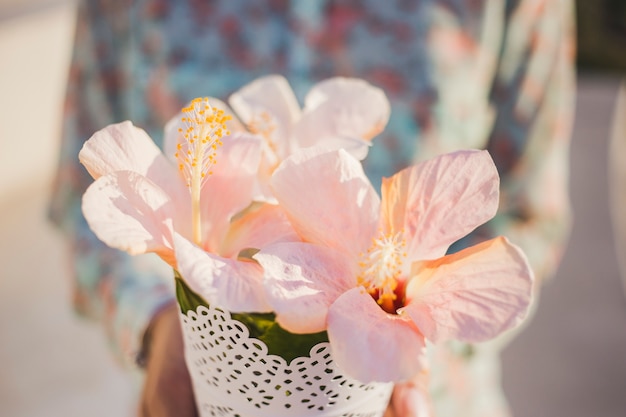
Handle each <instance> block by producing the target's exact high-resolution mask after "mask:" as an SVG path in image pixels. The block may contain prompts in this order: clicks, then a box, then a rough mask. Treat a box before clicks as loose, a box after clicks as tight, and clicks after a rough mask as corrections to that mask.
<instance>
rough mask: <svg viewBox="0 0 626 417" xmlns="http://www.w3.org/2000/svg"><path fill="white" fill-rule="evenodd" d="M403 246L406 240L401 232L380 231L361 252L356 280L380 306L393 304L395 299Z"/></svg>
mask: <svg viewBox="0 0 626 417" xmlns="http://www.w3.org/2000/svg"><path fill="white" fill-rule="evenodd" d="M405 248H406V241H405V240H404V237H403V233H402V232H399V233H396V234H392V233H386V234H384V233H381V234H380V235H379V236H378V237H376V238H372V246H370V248H369V249H368V250H367V252H366V253H363V254H361V261H360V262H359V268H360V269H361V272H360V274H359V275H358V276H357V282H358V283H359V285H362V286H364V287H365V288H366V289H367V291H368V292H369V293H370V294H372V295H376V296H377V302H378V304H380V305H381V306H388V305H389V304H393V302H394V301H395V300H396V299H397V295H396V293H395V290H396V288H397V287H398V279H399V278H400V275H401V274H402V263H403V261H404V258H405V257H406V256H407V255H406V252H405Z"/></svg>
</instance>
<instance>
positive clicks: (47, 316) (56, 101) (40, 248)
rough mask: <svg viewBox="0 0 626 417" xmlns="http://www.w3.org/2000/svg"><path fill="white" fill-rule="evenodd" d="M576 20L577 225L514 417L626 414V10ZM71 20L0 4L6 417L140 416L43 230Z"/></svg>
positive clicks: (514, 393)
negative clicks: (625, 273) (77, 307)
mask: <svg viewBox="0 0 626 417" xmlns="http://www.w3.org/2000/svg"><path fill="white" fill-rule="evenodd" d="M577 9H578V19H577V30H578V69H579V76H578V98H577V107H576V120H575V126H574V135H573V139H572V148H571V164H572V172H571V186H570V188H571V199H572V204H573V208H574V214H575V223H574V229H573V232H572V235H571V240H570V243H569V246H568V248H567V251H566V253H565V257H564V259H563V263H562V265H561V267H560V270H559V272H558V274H557V276H556V277H555V279H554V280H553V281H552V282H551V283H549V284H548V285H547V286H546V287H545V288H544V290H543V291H542V296H541V300H540V304H539V308H538V310H537V313H536V315H535V318H534V320H533V321H532V322H531V323H530V325H529V326H528V327H527V328H526V330H525V331H524V332H523V333H522V334H521V335H520V336H519V337H518V338H517V339H516V340H515V341H514V342H513V343H512V344H511V345H510V347H509V348H507V350H506V351H505V353H504V363H503V372H504V385H505V389H506V392H507V395H508V397H509V400H510V402H511V405H512V408H513V411H514V413H515V416H516V417H562V416H568V417H623V416H626V297H625V292H624V286H623V284H622V280H621V279H620V266H619V265H620V263H621V264H622V265H624V266H626V246H625V245H624V243H623V241H622V242H621V243H620V236H621V239H624V236H626V102H625V103H622V104H621V106H618V105H617V103H618V96H619V91H620V85H621V83H622V82H623V81H626V1H624V0H596V1H588V0H580V1H577ZM74 11H75V6H74V3H73V2H71V1H68V0H56V1H50V0H48V1H46V0H39V1H37V0H30V1H25V0H0V417H5V416H6V417H9V416H10V417H22V416H28V417H39V416H46V417H48V416H68V417H73V416H96V417H97V416H129V410H132V406H133V404H132V399H133V398H134V392H133V391H132V390H133V388H132V384H130V383H129V381H128V380H127V378H126V377H125V376H124V374H123V373H122V371H120V370H119V369H118V367H117V365H116V364H115V363H114V362H113V360H112V358H111V356H110V354H109V352H108V351H107V346H106V341H105V339H104V336H103V334H102V332H101V330H100V329H99V328H98V327H97V326H94V325H92V324H90V323H88V322H84V321H82V320H81V319H79V318H77V317H76V316H74V314H73V312H72V310H71V307H70V306H71V303H70V300H69V297H70V291H69V284H70V283H69V281H68V279H66V278H64V268H65V261H64V250H63V246H62V239H61V237H60V236H59V235H58V233H57V232H56V231H55V230H54V229H53V228H52V227H51V226H50V225H49V224H48V223H47V222H46V219H45V210H46V201H47V199H48V193H49V184H50V180H51V177H52V175H53V172H54V169H55V163H56V157H57V145H58V136H59V132H60V115H61V111H62V99H63V92H64V89H65V81H66V72H67V68H68V62H69V57H70V45H71V40H72V34H73V24H74ZM622 94H623V95H625V98H626V92H622ZM623 100H624V99H623ZM625 101H626V100H625ZM618 248H619V249H618ZM460 417H461V416H460Z"/></svg>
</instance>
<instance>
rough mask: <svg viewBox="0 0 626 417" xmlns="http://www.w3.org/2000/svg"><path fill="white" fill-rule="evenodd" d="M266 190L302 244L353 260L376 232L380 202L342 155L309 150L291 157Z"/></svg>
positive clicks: (357, 168) (358, 168) (353, 163)
mask: <svg viewBox="0 0 626 417" xmlns="http://www.w3.org/2000/svg"><path fill="white" fill-rule="evenodd" d="M272 189H273V190H274V194H275V196H276V198H277V200H278V201H279V203H280V205H281V206H282V207H283V208H284V209H285V212H286V213H287V217H289V220H290V221H291V222H292V224H293V226H294V229H296V231H297V232H298V233H299V234H300V236H302V238H303V239H304V240H306V241H309V242H313V243H319V244H322V245H325V246H328V247H331V248H336V249H338V250H341V251H343V252H345V253H348V254H351V255H352V257H353V259H357V258H358V256H359V254H360V253H361V252H362V251H364V250H366V249H367V247H368V246H369V244H370V240H371V238H372V236H374V234H375V232H376V230H377V227H378V217H379V210H380V199H379V197H378V195H377V194H376V191H375V190H374V188H373V187H372V185H371V184H370V182H369V180H368V179H367V177H366V176H365V174H364V172H363V168H362V166H361V164H360V163H359V162H358V161H357V160H356V159H354V158H353V157H351V156H350V155H348V154H347V153H346V152H345V151H342V150H339V151H333V152H323V153H320V150H319V149H315V148H312V149H309V150H305V151H301V152H299V153H298V154H295V155H292V156H291V157H290V158H288V159H286V160H285V161H284V162H283V164H282V165H281V166H280V167H279V169H277V170H276V172H275V173H274V176H273V178H272Z"/></svg>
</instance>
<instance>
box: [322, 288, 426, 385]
mask: <svg viewBox="0 0 626 417" xmlns="http://www.w3.org/2000/svg"><path fill="white" fill-rule="evenodd" d="M328 338H329V341H330V345H331V347H332V353H333V358H334V360H335V361H336V362H337V366H339V367H340V368H341V369H342V370H344V371H345V372H346V373H347V374H348V375H350V376H352V377H353V378H356V379H357V380H359V381H361V382H364V383H368V382H371V381H379V382H392V381H393V382H401V381H407V380H409V379H411V378H413V377H414V376H415V375H416V374H417V373H418V372H419V371H420V370H421V369H422V368H423V367H424V365H425V362H424V361H425V347H424V338H423V337H422V335H421V334H420V333H419V331H418V330H417V328H416V327H415V325H414V324H413V323H412V322H411V321H410V320H408V319H407V318H405V317H401V316H397V315H392V314H388V313H386V312H385V311H383V310H382V309H381V308H380V306H379V305H378V304H377V303H376V301H374V299H373V298H372V297H371V296H370V295H369V294H368V293H367V292H366V291H365V289H363V288H362V287H357V288H353V289H351V290H350V291H348V292H346V293H344V294H343V295H342V296H341V297H339V298H338V299H337V300H336V301H335V302H334V303H333V305H332V306H331V307H330V310H329V312H328Z"/></svg>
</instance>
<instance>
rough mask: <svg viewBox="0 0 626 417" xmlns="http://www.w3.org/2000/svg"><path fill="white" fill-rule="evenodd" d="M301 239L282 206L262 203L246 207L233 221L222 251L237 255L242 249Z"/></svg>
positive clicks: (225, 253) (225, 254)
mask: <svg viewBox="0 0 626 417" xmlns="http://www.w3.org/2000/svg"><path fill="white" fill-rule="evenodd" d="M299 240H300V238H299V236H298V234H297V233H296V232H295V230H293V227H291V223H289V220H287V216H286V215H285V212H284V211H283V210H282V208H281V207H279V206H276V205H273V204H262V205H260V206H254V207H251V208H249V209H246V210H245V211H244V213H243V215H241V216H238V217H237V218H236V219H235V220H233V221H232V222H231V224H230V228H229V230H228V235H227V237H226V239H225V241H224V243H223V245H222V250H221V251H220V253H221V254H222V255H224V256H227V257H235V256H236V255H237V254H238V253H239V251H241V250H242V249H246V248H254V249H260V248H263V247H264V246H267V245H269V244H271V243H276V242H297V241H299Z"/></svg>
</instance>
